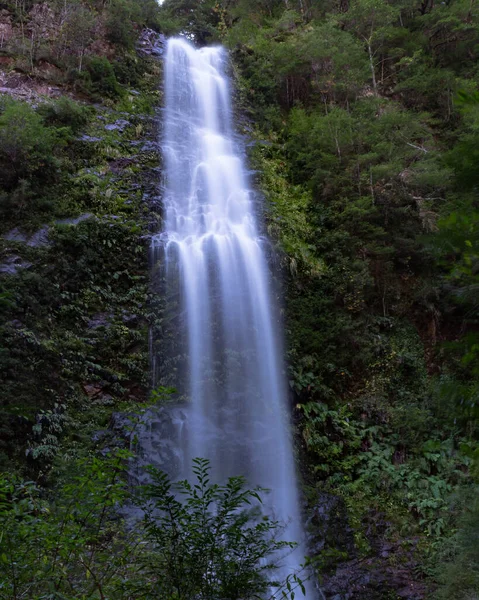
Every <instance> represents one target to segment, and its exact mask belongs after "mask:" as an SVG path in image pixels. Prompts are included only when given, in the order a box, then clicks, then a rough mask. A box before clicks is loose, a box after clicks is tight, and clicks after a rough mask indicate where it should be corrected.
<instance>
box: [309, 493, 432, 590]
mask: <svg viewBox="0 0 479 600" xmlns="http://www.w3.org/2000/svg"><path fill="white" fill-rule="evenodd" d="M374 518H375V520H376V523H375V527H374V528H371V529H375V533H374V535H373V534H372V535H371V537H370V538H368V542H369V543H370V546H371V550H372V553H371V556H365V557H363V556H361V557H360V556H358V552H357V550H356V547H355V541H354V531H353V529H352V527H351V526H350V525H349V523H348V519H347V511H346V507H345V506H344V502H343V501H342V499H341V498H339V497H337V496H334V495H332V494H326V493H320V494H319V495H318V499H317V502H316V504H315V506H314V509H313V511H312V514H311V517H310V519H309V521H308V533H309V547H310V551H311V553H312V555H313V556H321V557H323V558H322V561H321V563H320V565H319V571H320V574H321V590H322V592H323V595H324V598H325V599H326V600H385V599H386V598H395V599H398V598H404V599H406V600H423V599H424V598H425V596H426V591H427V590H426V587H425V585H424V584H422V583H421V582H418V581H417V575H415V569H416V567H417V562H416V560H415V558H414V555H415V549H416V543H417V540H414V539H411V540H404V539H403V540H401V541H399V542H391V541H387V540H386V539H385V536H384V532H385V531H386V530H387V525H388V524H387V523H386V522H385V521H384V519H382V517H381V515H374ZM348 557H349V558H348Z"/></svg>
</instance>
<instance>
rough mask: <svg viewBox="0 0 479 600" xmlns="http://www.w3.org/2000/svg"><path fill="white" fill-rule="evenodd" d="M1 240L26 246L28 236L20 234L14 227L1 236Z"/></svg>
mask: <svg viewBox="0 0 479 600" xmlns="http://www.w3.org/2000/svg"><path fill="white" fill-rule="evenodd" d="M3 239H4V240H7V241H9V242H23V243H25V244H26V243H27V241H28V236H27V235H26V234H25V233H22V232H21V231H20V229H19V228H18V227H15V229H12V230H11V231H9V232H8V233H6V234H5V235H4V236H3Z"/></svg>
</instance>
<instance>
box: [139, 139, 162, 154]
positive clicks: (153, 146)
mask: <svg viewBox="0 0 479 600" xmlns="http://www.w3.org/2000/svg"><path fill="white" fill-rule="evenodd" d="M141 151H142V152H160V151H161V147H160V143H159V142H155V141H153V140H148V141H147V142H145V143H144V144H143V146H142V147H141Z"/></svg>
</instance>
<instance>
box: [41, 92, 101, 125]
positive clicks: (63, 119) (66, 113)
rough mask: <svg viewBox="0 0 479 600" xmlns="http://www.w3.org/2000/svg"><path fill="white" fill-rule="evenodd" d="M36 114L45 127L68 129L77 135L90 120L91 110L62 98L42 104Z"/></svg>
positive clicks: (64, 97)
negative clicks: (40, 117)
mask: <svg viewBox="0 0 479 600" xmlns="http://www.w3.org/2000/svg"><path fill="white" fill-rule="evenodd" d="M38 113H39V114H40V115H41V116H42V117H43V120H44V122H45V124H46V125H49V126H55V127H69V128H70V129H71V130H72V132H73V133H77V132H78V131H80V130H81V129H82V128H83V127H85V125H86V124H87V123H88V121H89V120H90V119H91V116H92V113H93V109H92V108H91V107H89V106H82V105H81V104H78V102H74V101H73V100H70V98H67V97H66V96H62V97H61V98H60V99H59V100H57V101H56V102H48V103H46V104H42V105H41V106H40V107H39V108H38Z"/></svg>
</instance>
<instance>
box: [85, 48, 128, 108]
mask: <svg viewBox="0 0 479 600" xmlns="http://www.w3.org/2000/svg"><path fill="white" fill-rule="evenodd" d="M87 69H88V73H89V74H90V78H91V91H92V92H93V93H94V94H96V95H97V96H99V97H102V98H103V97H104V98H110V99H112V100H114V99H116V98H119V97H120V96H121V95H122V89H121V87H120V85H119V84H118V81H117V79H116V76H115V71H114V69H113V65H112V64H111V62H110V61H109V60H108V59H107V58H105V57H104V56H95V57H94V58H92V59H91V60H90V61H89V63H88V67H87Z"/></svg>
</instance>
